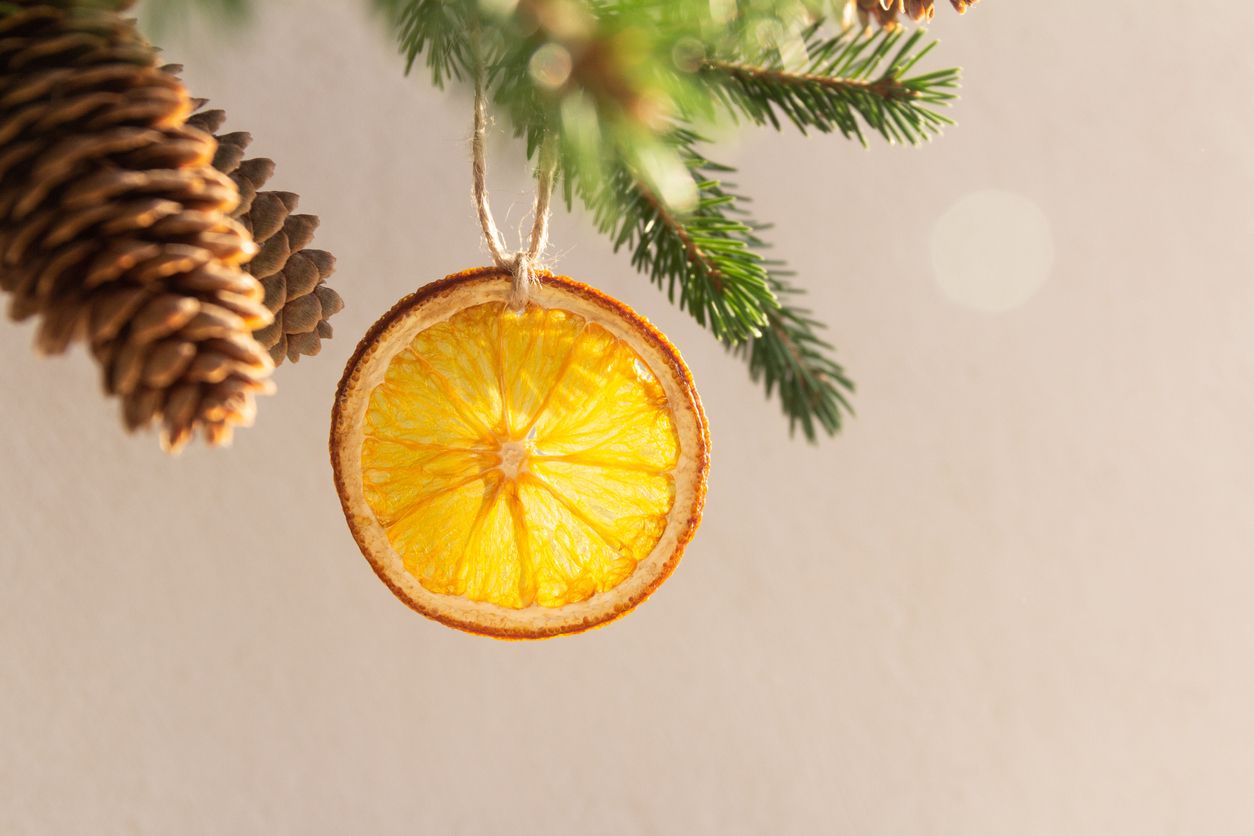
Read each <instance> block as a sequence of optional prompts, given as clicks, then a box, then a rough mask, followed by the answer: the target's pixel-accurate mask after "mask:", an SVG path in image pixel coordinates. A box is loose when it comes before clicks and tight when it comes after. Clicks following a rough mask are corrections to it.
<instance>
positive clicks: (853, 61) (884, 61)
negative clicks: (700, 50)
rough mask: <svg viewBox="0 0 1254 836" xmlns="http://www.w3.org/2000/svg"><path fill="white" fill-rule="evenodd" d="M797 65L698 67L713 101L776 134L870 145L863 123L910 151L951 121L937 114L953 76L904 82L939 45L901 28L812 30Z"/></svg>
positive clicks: (944, 73) (950, 72)
mask: <svg viewBox="0 0 1254 836" xmlns="http://www.w3.org/2000/svg"><path fill="white" fill-rule="evenodd" d="M808 35H809V37H807V38H806V42H805V53H806V55H807V56H808V58H807V60H806V61H805V63H804V64H803V65H802V66H799V67H789V66H788V65H787V64H786V63H785V61H784V60H783V58H782V55H781V53H779V52H776V54H775V55H774V57H773V58H772V59H771V60H768V61H766V62H764V63H762V64H759V65H756V66H755V65H748V64H744V63H741V62H738V61H736V60H734V59H723V58H712V59H707V60H705V61H704V62H702V65H701V75H702V77H703V78H704V79H706V80H707V81H709V83H710V90H711V92H712V93H713V95H714V96H715V97H716V99H717V100H718V101H719V102H720V103H721V104H722V105H723V106H724V107H725V108H726V109H727V110H728V111H729V112H731V113H732V114H733V115H734V116H743V117H745V118H747V119H748V120H749V121H751V122H753V123H755V124H758V125H769V126H771V127H773V128H776V129H779V128H780V127H782V124H783V122H784V121H787V122H791V123H792V124H793V125H795V126H796V127H797V128H798V129H799V130H801V131H802V132H803V133H804V132H805V131H806V129H808V128H813V129H815V130H818V131H821V132H823V133H831V132H833V131H839V132H840V133H841V134H843V135H844V136H845V137H847V138H853V139H857V140H858V141H859V142H861V143H862V144H863V145H866V144H867V139H866V135H865V133H864V131H863V127H862V126H863V124H865V125H866V126H867V127H868V128H870V130H872V131H874V132H875V133H878V134H879V135H880V136H882V137H883V138H884V139H886V140H888V141H889V142H902V143H909V144H912V145H915V144H918V143H920V142H923V141H925V140H927V139H930V138H931V137H932V136H934V135H935V134H937V133H939V132H940V130H941V129H943V128H944V127H945V126H946V125H951V124H953V121H952V120H951V119H949V118H948V117H946V116H944V115H943V114H941V113H938V112H937V111H936V108H937V107H944V106H946V105H947V104H948V103H949V102H950V101H951V100H953V99H954V98H955V94H954V92H953V91H954V90H955V89H956V87H957V85H958V71H957V70H956V69H947V70H938V71H935V72H930V73H923V74H919V75H913V76H912V75H909V73H910V71H911V70H913V69H914V67H915V65H916V64H917V63H918V62H919V61H920V60H921V59H922V58H923V57H924V56H926V55H927V54H928V53H929V52H931V50H932V48H933V47H935V46H936V42H935V41H932V42H931V43H924V41H923V33H922V32H921V31H917V30H916V31H914V32H911V33H909V34H907V32H906V30H904V29H901V28H898V29H891V30H887V29H886V30H882V31H880V32H879V33H878V34H876V35H874V36H872V37H866V36H865V35H863V34H862V33H860V32H859V31H856V30H854V31H850V32H842V33H839V34H837V35H835V36H832V37H829V38H822V37H820V36H819V30H818V29H817V28H813V27H812V28H811V30H810V31H809V33H808Z"/></svg>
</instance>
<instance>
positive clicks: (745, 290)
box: [579, 129, 854, 440]
mask: <svg viewBox="0 0 1254 836" xmlns="http://www.w3.org/2000/svg"><path fill="white" fill-rule="evenodd" d="M671 141H672V142H673V143H674V144H675V145H676V147H678V148H679V149H680V153H681V155H682V156H683V158H684V159H685V161H686V163H687V167H688V170H689V171H690V172H691V176H692V177H693V179H694V182H695V184H696V186H697V189H698V192H699V195H700V197H699V199H698V202H697V205H696V207H695V208H694V209H692V210H691V211H689V212H684V213H679V212H675V211H672V210H670V209H668V208H667V207H666V206H665V204H664V203H662V202H661V201H660V200H659V199H658V198H657V196H656V195H655V194H653V192H652V190H651V189H650V187H649V186H648V184H647V183H646V182H645V181H644V179H643V178H642V177H641V176H640V175H639V174H638V173H636V172H633V171H632V170H630V169H629V168H627V167H626V166H620V167H619V168H618V169H616V170H615V171H614V172H613V174H612V175H611V176H610V177H608V178H607V179H606V180H605V181H604V182H602V183H601V186H600V188H599V189H595V190H581V191H580V195H579V196H580V197H581V198H582V199H583V201H584V203H585V205H586V206H587V207H588V209H589V211H590V212H591V213H592V216H593V219H594V221H595V223H596V225H597V228H598V229H599V230H600V231H601V232H602V233H604V234H606V235H608V236H609V237H610V240H611V241H612V242H613V243H614V249H615V251H617V250H619V249H622V248H627V249H628V250H630V252H631V263H632V265H633V266H634V267H635V268H636V269H637V270H639V271H640V272H642V273H645V274H646V275H648V276H649V277H650V278H651V279H652V280H653V282H654V283H655V284H657V285H658V286H659V287H660V288H662V289H663V290H664V291H665V292H666V294H667V297H668V298H669V299H670V301H671V302H673V303H677V304H678V305H679V306H680V308H681V309H683V310H687V311H688V312H689V313H690V314H691V315H692V316H693V318H694V319H696V321H697V322H699V323H701V324H702V325H706V326H707V327H709V328H710V329H711V330H712V331H713V332H714V334H715V335H716V336H717V337H719V339H721V340H722V341H723V342H724V343H725V344H726V345H727V346H728V347H729V348H730V349H731V350H732V352H733V353H734V354H735V355H736V356H739V357H741V358H743V359H744V360H745V361H747V363H748V365H749V372H750V375H751V376H752V378H753V379H754V380H755V381H759V382H761V383H762V384H763V386H764V387H765V390H766V394H767V396H768V397H769V396H771V395H772V394H778V397H779V400H780V404H781V406H782V407H783V410H784V413H785V414H786V415H787V416H788V419H789V425H790V428H791V429H793V430H795V429H797V428H798V427H800V429H801V430H802V432H803V433H804V434H805V436H806V438H807V439H809V440H814V439H815V438H816V437H817V435H818V430H820V429H821V430H823V431H825V432H827V433H829V434H831V433H835V432H836V431H838V430H839V429H840V427H841V424H842V421H843V419H844V416H845V415H846V414H848V413H851V412H852V408H851V407H850V404H849V400H848V396H849V395H850V394H851V393H852V392H853V389H854V385H853V383H852V382H851V381H850V380H849V378H848V377H847V376H846V374H845V371H844V369H843V368H842V367H841V366H840V364H839V363H837V362H836V361H835V359H834V358H833V357H832V356H831V355H832V352H834V349H833V347H832V346H831V345H830V344H829V343H827V342H825V341H824V340H823V339H821V338H820V337H819V335H818V331H819V330H820V329H822V328H823V325H822V324H821V323H819V322H818V321H816V320H815V319H813V318H812V316H811V315H810V312H809V311H808V310H806V309H804V308H801V307H798V306H797V304H796V300H797V297H798V296H799V295H800V294H801V291H800V290H799V289H797V288H795V287H793V286H791V285H790V284H789V283H788V281H787V279H786V277H787V276H789V275H790V274H789V273H787V272H786V271H784V270H783V269H782V265H781V264H780V263H779V262H776V261H768V260H766V259H764V258H763V257H762V255H761V253H762V251H763V250H765V249H766V248H767V245H766V243H765V242H764V241H763V239H762V238H761V233H762V232H764V231H765V229H766V225H765V224H762V223H760V222H757V221H755V220H753V219H752V218H751V217H750V216H749V214H748V212H747V211H746V210H745V208H744V203H745V202H746V198H745V197H743V196H742V195H739V194H737V193H735V191H734V189H735V186H734V184H732V183H729V182H727V180H726V178H727V177H728V176H729V175H733V174H734V173H735V169H733V168H732V167H730V166H727V165H723V164H720V163H716V162H714V161H713V160H710V159H709V158H708V157H706V156H705V155H704V154H703V153H702V152H701V150H700V143H701V137H700V136H699V135H697V134H696V133H695V132H693V131H692V130H690V129H676V131H675V132H674V133H673V134H672V136H671Z"/></svg>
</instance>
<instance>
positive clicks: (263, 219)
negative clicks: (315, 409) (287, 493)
mask: <svg viewBox="0 0 1254 836" xmlns="http://www.w3.org/2000/svg"><path fill="white" fill-rule="evenodd" d="M166 69H167V71H169V72H172V73H175V74H177V73H178V72H180V71H181V69H182V68H181V67H179V66H177V65H170V66H168V67H166ZM225 120H226V113H225V112H223V111H221V110H206V111H202V112H199V113H196V114H195V115H193V116H192V117H191V118H190V119H188V124H189V125H195V126H196V127H198V128H200V129H201V130H204V131H206V132H208V133H216V132H217V131H218V129H219V128H221V127H222V123H223V122H224V121H225ZM217 139H218V153H217V155H216V156H215V157H214V160H213V164H214V166H215V167H216V168H217V169H218V170H219V171H221V172H222V173H224V174H228V175H230V177H231V179H232V180H234V181H235V184H236V186H238V188H239V191H240V196H241V200H240V205H239V208H238V209H236V210H235V215H234V217H235V218H236V219H237V220H238V221H239V222H240V223H241V224H243V225H244V227H245V228H246V229H247V230H248V231H249V232H251V233H252V235H253V239H254V240H255V241H256V242H257V244H258V245H259V246H260V247H261V251H260V252H258V253H257V255H256V256H255V257H254V258H253V260H252V261H250V262H249V263H248V264H247V265H246V267H245V269H246V270H248V272H250V273H252V274H253V275H254V276H256V277H257V278H258V279H259V280H260V281H261V284H262V287H264V288H265V293H266V295H265V304H266V307H267V308H269V309H270V311H271V312H272V313H273V314H274V322H273V323H271V324H270V325H268V326H266V327H265V328H262V329H259V330H258V331H257V332H256V333H254V334H253V336H254V337H256V338H257V341H258V342H260V343H261V344H262V345H263V346H265V347H266V348H268V349H269V350H270V357H271V358H272V359H273V360H274V362H275V365H280V364H282V362H283V358H284V357H286V358H287V359H289V360H291V361H292V362H293V363H295V362H297V361H299V360H300V358H301V356H302V355H309V356H312V355H315V354H317V353H318V352H319V351H321V350H322V341H323V340H324V339H330V338H331V335H332V330H331V323H330V322H329V321H328V320H329V319H330V318H331V317H332V316H334V315H335V314H337V313H339V312H340V311H341V310H343V308H344V301H343V300H342V299H341V298H340V295H339V294H338V293H336V292H335V291H334V290H332V289H331V288H330V287H329V286H327V284H326V279H327V278H328V277H329V276H330V275H331V274H332V273H333V272H335V256H333V255H331V254H330V253H328V252H325V251H323V250H312V249H305V248H306V246H307V245H308V244H309V243H310V241H312V240H313V235H314V231H315V230H316V229H317V228H318V218H317V216H316V215H296V214H293V212H295V210H296V205H297V203H298V201H299V200H300V196H299V195H295V194H292V193H291V192H273V191H270V192H263V191H260V189H261V187H262V186H264V185H265V184H266V181H267V180H269V179H270V177H271V175H273V174H274V162H273V161H271V160H268V159H265V158H255V159H249V160H246V159H244V152H245V150H246V149H247V148H248V145H249V143H251V142H252V136H251V135H250V134H247V133H242V132H240V133H228V134H221V135H219V136H218V137H217Z"/></svg>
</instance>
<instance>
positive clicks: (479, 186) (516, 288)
mask: <svg viewBox="0 0 1254 836" xmlns="http://www.w3.org/2000/svg"><path fill="white" fill-rule="evenodd" d="M483 87H484V85H483V59H482V57H481V56H480V54H479V51H478V38H475V130H474V134H473V138H472V140H471V149H472V150H471V153H472V157H473V159H472V171H473V173H474V198H475V210H476V211H477V212H478V215H479V225H480V226H482V227H483V238H484V240H485V241H486V242H487V244H488V252H490V253H491V254H492V260H493V261H494V262H496V266H497V267H499V268H501V269H502V270H508V271H509V274H510V275H511V276H512V277H513V285H512V287H511V289H510V295H509V304H510V307H511V308H513V309H514V310H518V311H520V310H522V309H523V308H525V307H526V306H527V298H528V296H529V295H530V293H531V285H532V283H533V282H534V281H535V280H536V279H535V267H536V264H537V260H538V259H539V257H540V255H541V254H542V253H543V252H544V248H545V246H547V244H548V240H549V203H550V200H551V198H552V196H553V180H554V177H555V176H556V172H557V154H556V148H555V145H554V142H553V136H552V134H548V135H546V136H545V137H544V140H543V141H542V142H541V144H540V155H539V162H538V166H539V167H538V170H537V173H536V201H535V206H534V207H533V210H532V212H533V216H534V220H533V221H532V225H531V238H530V240H529V242H528V244H527V248H526V249H523V250H519V251H518V252H516V253H514V254H513V255H507V254H506V252H505V250H506V248H505V243H504V240H503V238H502V236H501V231H500V230H499V229H497V226H496V220H495V219H494V218H493V217H492V207H491V206H489V205H488V183H487V180H488V165H487V161H486V159H485V153H484V145H485V137H486V135H487V129H488V106H487V98H486V96H485V95H484V90H483Z"/></svg>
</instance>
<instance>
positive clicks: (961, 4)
mask: <svg viewBox="0 0 1254 836" xmlns="http://www.w3.org/2000/svg"><path fill="white" fill-rule="evenodd" d="M949 2H950V4H951V5H952V6H953V7H954V8H955V9H956V10H957V11H958V14H965V13H966V11H967V8H968V7H970V6H973V5H975V3H976V0H949ZM857 4H858V13H859V15H860V16H861V18H862V22H863V23H864V24H865V23H869V22H870V21H872V20H874V21H875V22H876V23H878V24H879V25H880V26H893V25H896V23H897V17H898V16H899V15H900V16H904V17H908V18H910V19H911V20H913V21H915V22H916V23H918V22H920V21H922V22H926V21H929V20H931V19H932V17H933V16H934V15H935V14H936V0H857Z"/></svg>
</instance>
